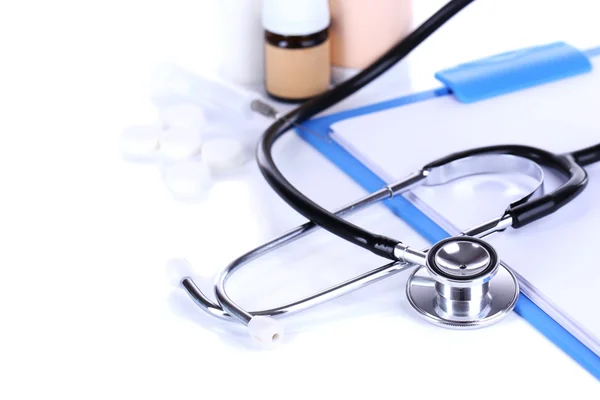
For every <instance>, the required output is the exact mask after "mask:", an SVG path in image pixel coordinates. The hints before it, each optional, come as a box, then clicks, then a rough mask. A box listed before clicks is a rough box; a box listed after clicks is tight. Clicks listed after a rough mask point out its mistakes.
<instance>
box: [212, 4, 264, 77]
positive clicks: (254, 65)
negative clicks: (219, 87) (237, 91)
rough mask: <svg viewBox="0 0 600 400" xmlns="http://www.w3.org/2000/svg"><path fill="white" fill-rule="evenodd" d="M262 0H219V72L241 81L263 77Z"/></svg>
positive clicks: (222, 75) (221, 74)
mask: <svg viewBox="0 0 600 400" xmlns="http://www.w3.org/2000/svg"><path fill="white" fill-rule="evenodd" d="M261 10H262V0H219V18H220V21H219V24H218V25H219V32H218V35H219V38H220V42H221V49H222V54H221V62H220V65H219V75H220V76H221V77H223V78H224V79H227V80H229V81H231V82H235V83H237V84H240V85H258V84H262V83H263V81H264V48H263V46H264V39H263V37H264V32H263V28H262V19H261Z"/></svg>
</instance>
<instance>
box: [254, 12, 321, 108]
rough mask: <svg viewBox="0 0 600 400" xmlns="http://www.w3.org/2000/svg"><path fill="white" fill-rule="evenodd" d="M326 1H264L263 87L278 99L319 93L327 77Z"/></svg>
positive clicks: (304, 96) (289, 99) (294, 98)
mask: <svg viewBox="0 0 600 400" xmlns="http://www.w3.org/2000/svg"><path fill="white" fill-rule="evenodd" d="M329 22H330V17H329V5H328V1H327V0H301V1H299V0H297V1H281V0H265V1H264V2H263V26H264V28H265V86H266V91H267V93H268V94H269V95H270V96H272V97H273V98H275V99H277V100H279V101H286V102H300V101H304V100H307V99H309V98H311V97H313V96H316V95H318V94H321V93H323V92H324V91H326V90H327V89H328V88H329V84H330V80H331V68H330V64H331V63H330V47H329Z"/></svg>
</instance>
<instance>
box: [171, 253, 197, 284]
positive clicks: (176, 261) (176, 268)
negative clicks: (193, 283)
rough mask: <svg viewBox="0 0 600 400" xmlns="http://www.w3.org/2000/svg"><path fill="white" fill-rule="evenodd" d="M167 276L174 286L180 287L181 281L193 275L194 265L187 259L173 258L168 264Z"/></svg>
mask: <svg viewBox="0 0 600 400" xmlns="http://www.w3.org/2000/svg"><path fill="white" fill-rule="evenodd" d="M166 269H167V276H168V279H169V282H170V283H171V284H172V285H173V286H179V285H180V284H181V280H182V279H183V278H185V277H187V276H192V275H193V270H192V265H191V264H190V263H189V262H188V261H187V260H186V259H185V258H172V259H170V260H169V261H168V262H167V266H166Z"/></svg>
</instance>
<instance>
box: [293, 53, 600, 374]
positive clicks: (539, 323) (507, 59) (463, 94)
mask: <svg viewBox="0 0 600 400" xmlns="http://www.w3.org/2000/svg"><path fill="white" fill-rule="evenodd" d="M597 56H600V47H598V48H594V49H590V50H587V51H583V52H582V51H578V50H576V49H574V48H573V47H571V46H569V45H567V44H565V43H562V42H561V43H552V44H550V45H545V46H538V47H535V48H528V49H523V50H518V51H515V52H510V53H505V54H501V55H497V56H494V57H490V58H487V59H484V60H478V61H475V62H471V63H468V64H463V65H461V66H459V67H455V68H451V69H448V70H445V71H441V72H439V73H438V74H436V78H438V79H439V80H440V81H442V82H443V83H444V84H445V85H446V86H444V87H441V88H438V89H433V90H429V91H425V92H419V93H415V94H411V95H408V96H403V97H400V98H396V99H392V100H388V101H384V102H380V103H376V104H371V105H367V106H364V107H361V108H357V109H352V110H346V111H343V112H339V113H336V114H332V115H327V116H324V117H320V118H316V119H313V120H310V121H307V122H305V123H304V126H305V127H307V128H309V129H310V130H311V131H313V132H317V133H319V134H320V135H324V136H327V137H329V135H330V133H331V129H330V127H331V125H333V124H334V123H336V122H339V121H342V120H345V119H348V118H353V117H357V116H361V115H365V114H370V113H373V112H377V111H382V110H386V109H390V108H394V107H400V106H403V105H407V104H411V103H416V102H421V101H426V100H429V99H433V98H436V97H440V96H448V95H451V94H452V95H455V96H456V97H457V99H458V100H460V101H461V102H464V103H470V102H474V101H478V100H480V99H484V98H487V97H492V96H499V95H502V94H504V93H508V92H511V91H516V90H520V89H523V88H526V87H531V86H535V85H539V84H542V83H546V82H550V81H553V80H558V79H562V78H565V77H568V76H573V75H576V74H579V73H583V72H586V70H589V61H588V62H586V60H588V59H589V58H591V57H597ZM549 60H550V61H549ZM296 133H297V134H298V135H299V136H300V137H301V138H302V139H303V140H304V141H306V142H307V143H309V144H310V145H311V146H313V147H314V148H315V149H316V150H317V151H319V152H320V153H321V154H322V155H323V156H325V157H326V158H327V159H328V160H330V161H331V162H332V163H333V164H335V165H336V166H337V167H339V168H340V169H341V170H342V171H344V172H345V173H346V174H347V175H348V176H350V177H351V178H352V179H353V180H354V181H356V182H357V183H358V184H359V185H361V186H362V187H363V188H364V189H365V190H366V191H368V192H374V191H376V190H379V189H381V188H382V187H383V186H385V185H386V184H387V182H385V181H384V180H383V179H382V178H381V177H379V176H378V175H377V174H375V173H374V172H373V171H371V170H370V169H369V168H368V167H367V166H365V165H364V164H363V163H361V162H360V161H359V160H358V159H356V158H355V157H354V156H353V155H352V154H350V153H349V152H348V151H346V150H345V149H344V148H343V147H342V146H340V145H339V144H338V143H337V142H335V141H334V140H322V138H321V137H319V136H317V135H311V134H308V133H307V132H306V131H303V130H302V129H297V130H296ZM384 204H385V205H386V206H387V207H388V208H390V210H391V211H392V212H393V213H394V214H395V215H397V216H398V217H399V218H401V219H402V220H404V221H405V222H406V223H408V224H409V225H410V226H411V227H412V228H413V229H415V230H416V231H417V232H418V233H419V234H420V235H422V236H423V237H424V238H425V239H426V240H428V241H429V242H431V243H434V242H437V241H439V240H441V239H443V238H445V237H448V236H450V234H449V233H448V232H446V231H445V230H444V229H442V228H441V227H440V226H439V225H437V224H436V223H435V222H434V221H432V220H431V219H430V218H429V217H428V216H426V215H425V214H423V213H422V212H421V211H420V210H419V209H418V208H417V207H415V206H414V205H413V204H412V203H411V202H409V201H408V200H407V199H405V198H404V197H402V196H396V197H394V198H392V199H389V200H385V201H384ZM515 311H516V312H517V313H518V314H519V315H520V316H522V317H523V318H525V319H526V320H527V321H528V322H529V323H530V324H531V325H533V326H534V327H535V328H536V329H537V330H538V331H540V332H541V333H542V334H543V335H545V336H546V337H547V338H548V339H550V340H551V341H552V342H554V344H555V345H556V346H558V347H559V348H560V349H562V350H563V351H564V352H565V353H567V354H568V355H569V356H570V357H572V358H573V359H574V360H575V361H576V362H577V363H579V364H580V365H581V366H582V367H583V368H585V369H586V370H587V371H589V372H590V373H591V374H592V375H593V376H594V377H595V378H596V379H598V380H600V357H599V356H598V355H596V354H595V353H594V352H592V351H591V350H590V349H589V348H587V347H586V346H585V345H584V344H583V343H581V342H580V341H579V340H578V339H577V338H576V337H575V336H573V335H572V334H571V333H570V332H568V331H567V330H566V329H565V328H563V327H562V326H561V325H560V324H558V323H557V322H556V321H554V320H553V319H552V318H551V317H550V316H549V315H548V314H546V313H545V312H544V311H543V310H542V309H541V308H539V307H538V306H537V305H536V304H535V303H533V302H532V301H531V300H530V299H529V298H528V297H527V296H526V295H524V294H523V293H521V296H520V298H519V301H518V302H517V305H516V307H515Z"/></svg>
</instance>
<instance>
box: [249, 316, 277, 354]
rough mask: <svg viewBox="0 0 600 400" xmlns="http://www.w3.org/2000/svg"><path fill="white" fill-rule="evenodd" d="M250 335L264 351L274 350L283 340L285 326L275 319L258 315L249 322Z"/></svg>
mask: <svg viewBox="0 0 600 400" xmlns="http://www.w3.org/2000/svg"><path fill="white" fill-rule="evenodd" d="M248 333H250V336H252V339H254V342H255V343H256V344H257V345H259V346H260V347H262V348H263V349H274V348H276V347H277V346H279V345H280V344H281V341H282V339H283V325H282V324H281V323H280V322H279V321H277V320H276V319H275V318H271V317H265V316H260V315H258V316H255V317H252V319H251V320H250V322H248Z"/></svg>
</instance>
